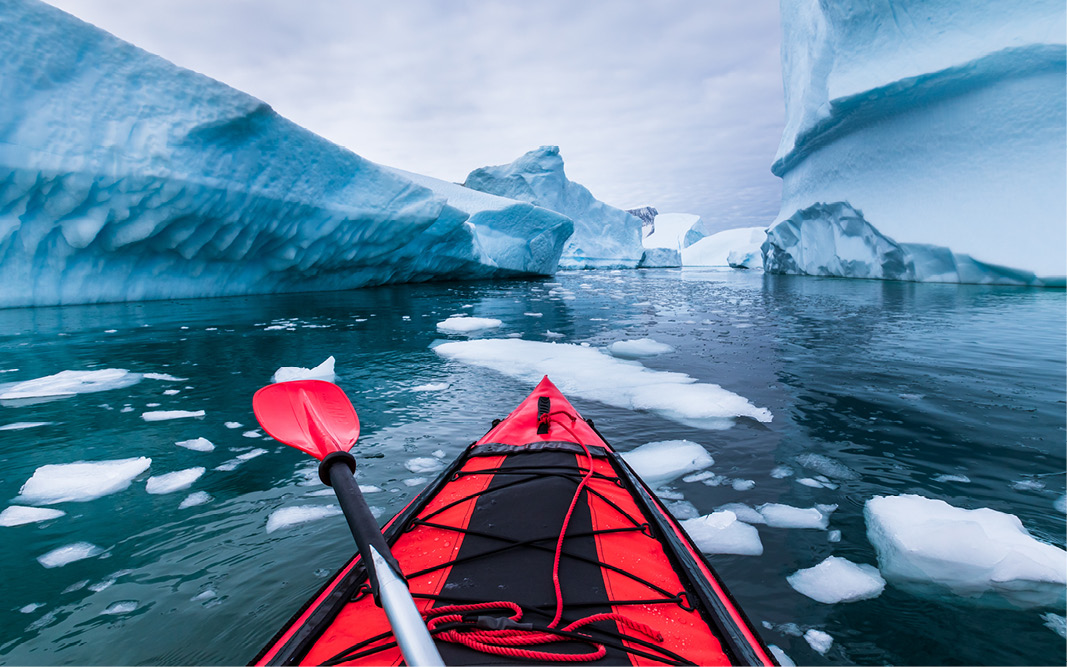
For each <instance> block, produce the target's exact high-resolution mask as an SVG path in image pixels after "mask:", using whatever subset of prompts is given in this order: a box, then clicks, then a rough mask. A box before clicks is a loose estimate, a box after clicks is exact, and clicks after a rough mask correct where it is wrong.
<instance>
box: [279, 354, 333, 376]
mask: <svg viewBox="0 0 1067 667" xmlns="http://www.w3.org/2000/svg"><path fill="white" fill-rule="evenodd" d="M335 361H336V360H335V359H334V358H333V356H332V355H331V356H329V357H327V358H326V361H324V362H322V363H321V364H319V365H318V366H316V367H314V368H301V367H299V366H282V367H281V368H279V369H278V370H276V371H274V375H273V376H271V379H270V381H271V382H292V381H293V380H324V381H326V382H333V381H334V380H335V379H336V378H337V374H336V373H334V363H335Z"/></svg>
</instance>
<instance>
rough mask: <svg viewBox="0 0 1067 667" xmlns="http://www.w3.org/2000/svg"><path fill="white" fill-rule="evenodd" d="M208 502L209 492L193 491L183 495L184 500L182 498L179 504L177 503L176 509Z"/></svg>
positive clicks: (209, 499) (209, 498) (209, 500)
mask: <svg viewBox="0 0 1067 667" xmlns="http://www.w3.org/2000/svg"><path fill="white" fill-rule="evenodd" d="M209 502H211V494H209V493H208V492H207V491H193V492H192V493H190V494H189V495H187V496H186V497H185V500H183V501H182V502H181V504H180V505H178V509H180V510H183V509H186V508H189V507H196V506H197V505H203V504H205V503H209Z"/></svg>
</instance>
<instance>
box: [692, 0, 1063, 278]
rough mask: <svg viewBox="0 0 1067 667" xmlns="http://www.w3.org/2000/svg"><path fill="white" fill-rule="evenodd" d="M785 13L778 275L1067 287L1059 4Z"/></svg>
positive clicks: (857, 3)
mask: <svg viewBox="0 0 1067 667" xmlns="http://www.w3.org/2000/svg"><path fill="white" fill-rule="evenodd" d="M781 10H782V29H783V45H782V69H783V77H784V80H785V102H786V127H785V131H784V133H783V136H782V142H781V145H780V147H779V150H778V154H777V156H776V159H775V162H774V165H773V167H772V171H773V172H774V173H775V174H777V175H778V176H780V177H781V178H782V185H783V190H782V207H781V211H780V213H779V215H778V217H777V219H776V220H775V223H774V225H773V226H772V227H771V228H770V230H769V231H768V238H767V242H766V244H765V245H764V246H763V248H764V256H765V268H766V270H767V271H770V272H775V273H808V274H816V275H835V276H846V277H864V278H886V279H901V280H919V281H940V282H966V283H997V284H1005V283H1012V284H1032V285H1061V286H1062V285H1063V284H1064V276H1065V275H1067V253H1065V251H1064V248H1065V247H1067V225H1065V224H1064V220H1065V219H1067V166H1065V165H1067V136H1065V128H1067V90H1065V82H1067V77H1065V72H1067V47H1065V45H1064V41H1065V40H1064V34H1065V25H1067V19H1065V7H1064V3H1063V2H1062V0H1035V1H1034V2H1028V3H1024V4H1022V5H1020V4H1019V3H1017V2H1012V1H1011V0H890V1H889V2H880V3H869V2H863V1H862V0H827V1H825V2H818V3H816V2H792V1H790V2H786V1H783V2H782V3H781ZM861 211H862V214H861V213H860V212H861ZM683 261H684V258H683Z"/></svg>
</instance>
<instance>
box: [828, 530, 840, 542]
mask: <svg viewBox="0 0 1067 667" xmlns="http://www.w3.org/2000/svg"><path fill="white" fill-rule="evenodd" d="M826 541H827V542H840V541H841V531H840V530H831V531H830V532H828V533H826Z"/></svg>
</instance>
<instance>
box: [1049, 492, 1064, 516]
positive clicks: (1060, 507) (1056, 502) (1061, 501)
mask: <svg viewBox="0 0 1067 667" xmlns="http://www.w3.org/2000/svg"><path fill="white" fill-rule="evenodd" d="M1052 506H1053V507H1055V508H1056V509H1057V510H1058V511H1060V512H1063V513H1067V494H1064V495H1061V496H1060V497H1059V498H1057V499H1056V500H1054V501H1053V502H1052Z"/></svg>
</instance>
